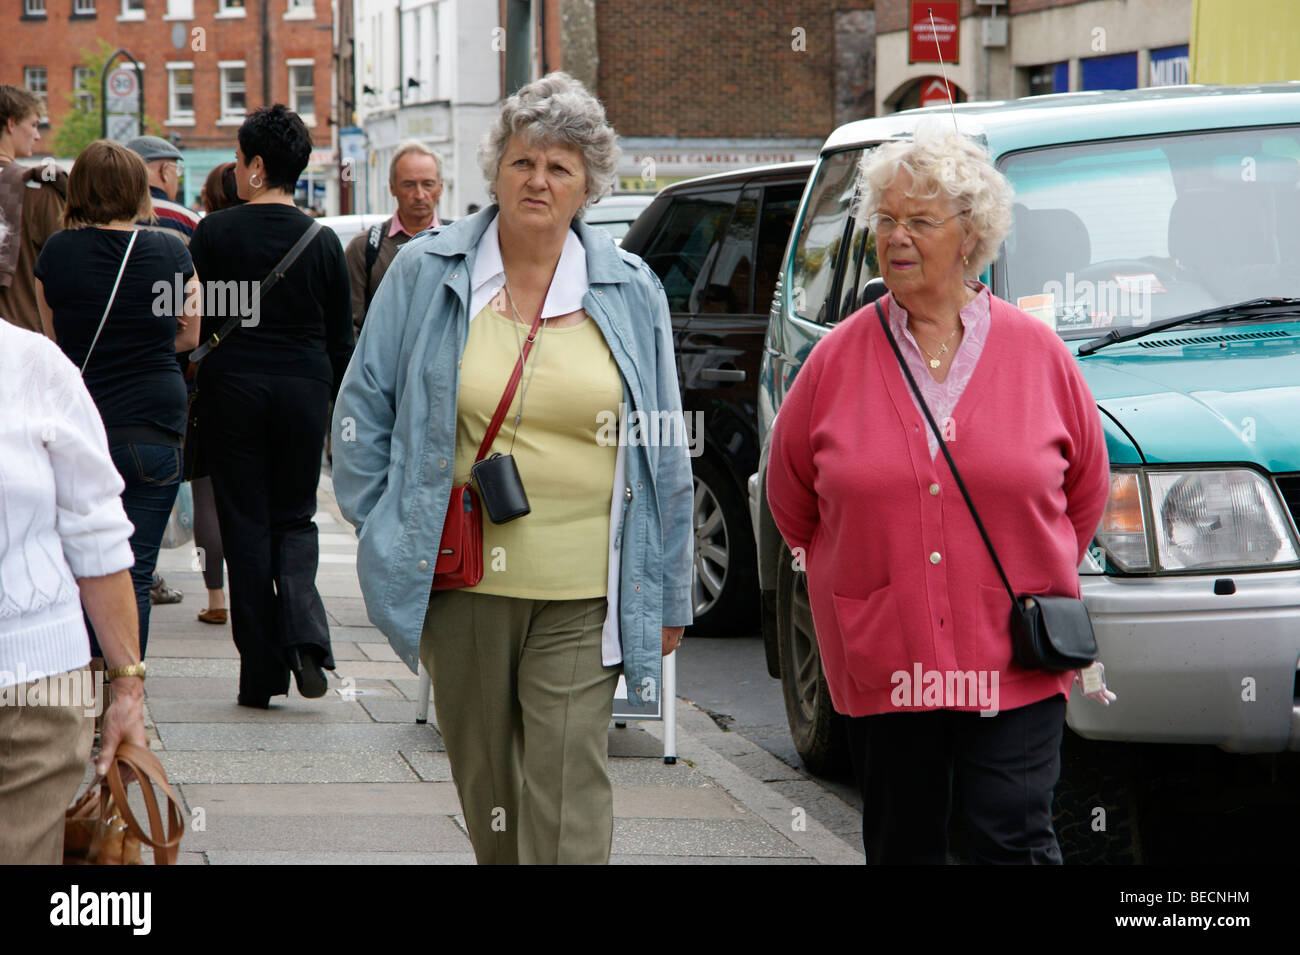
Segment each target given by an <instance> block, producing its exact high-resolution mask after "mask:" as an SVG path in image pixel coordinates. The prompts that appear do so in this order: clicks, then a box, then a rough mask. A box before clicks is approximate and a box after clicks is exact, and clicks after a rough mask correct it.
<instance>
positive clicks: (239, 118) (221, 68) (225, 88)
mask: <svg viewBox="0 0 1300 955" xmlns="http://www.w3.org/2000/svg"><path fill="white" fill-rule="evenodd" d="M228 70H243V71H244V82H243V84H242V86H243V88H244V111H243V112H242V113H239V114H235V113H229V112H227V111H226V94H227V93H228V92H230V88H229V83H228V81H227V79H226V72H227V71H228ZM217 73H218V76H219V82H218V89H219V90H220V93H221V99H220V101H219V102H218V107H217V112H218V114H219V116H220V119H218V120H217V122H216V125H218V126H240V125H242V124H243V122H244V119H245V118H246V117H247V116H248V63H247V62H246V61H244V60H218V61H217Z"/></svg>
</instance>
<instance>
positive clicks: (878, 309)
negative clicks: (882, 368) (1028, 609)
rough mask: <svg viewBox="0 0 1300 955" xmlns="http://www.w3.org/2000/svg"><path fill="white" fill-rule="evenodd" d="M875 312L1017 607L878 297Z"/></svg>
mask: <svg viewBox="0 0 1300 955" xmlns="http://www.w3.org/2000/svg"><path fill="white" fill-rule="evenodd" d="M872 304H874V305H875V306H876V314H877V315H878V316H880V327H881V328H883V329H884V330H885V337H886V338H888V339H889V347H890V348H892V349H893V350H894V357H895V358H897V359H898V367H899V368H901V369H903V375H904V376H906V378H907V383H908V384H909V385H911V386H912V393H913V394H915V395H916V401H917V404H919V405H920V406H921V411H922V412H924V413H925V420H926V421H928V422H929V423H930V428H931V429H932V430H933V431H934V436H935V438H936V440H938V442H939V450H940V451H942V452H943V456H944V459H945V460H946V461H947V462H948V470H949V471H951V472H952V476H953V479H954V480H955V481H956V482H957V488H958V490H960V491H961V496H962V498H963V499H964V500H965V501H966V506H967V507H968V508H969V509H970V516H971V517H973V518H975V526H976V527H977V528H979V532H980V537H982V538H984V546H985V547H987V548H988V549H989V556H990V557H992V558H993V566H994V567H996V568H997V570H998V576H999V577H1001V578H1002V586H1003V587H1005V588H1007V596H1008V597H1010V598H1011V605H1012V606H1013V607H1019V606H1020V601H1018V600H1016V592H1015V591H1014V590H1012V589H1011V584H1010V583H1009V582H1008V581H1007V575H1006V573H1005V572H1004V571H1003V570H1002V562H1001V561H1000V560H998V553H997V551H995V550H994V549H993V542H992V541H991V540H989V534H988V531H986V530H985V529H984V522H983V521H981V520H980V515H979V512H978V511H977V510H975V502H974V501H972V500H971V499H970V492H969V491H967V490H966V484H965V482H963V481H962V479H961V473H960V472H959V471H958V470H957V465H956V464H955V463H954V462H953V459H952V454H951V453H950V452H949V451H948V445H946V444H945V443H944V440H943V435H942V434H941V433H940V432H939V426H938V425H937V424H935V423H934V415H932V414H931V413H930V406H929V405H927V404H926V403H925V398H924V397H923V396H922V395H921V389H920V387H918V386H917V384H916V379H915V378H913V377H912V370H911V369H910V368H908V367H907V362H906V361H904V360H903V353H902V352H901V351H900V350H899V348H898V342H897V341H895V340H894V333H893V332H891V331H890V330H889V322H887V321H885V312H884V310H883V309H882V308H881V307H880V299H876V301H875V302H874V303H872Z"/></svg>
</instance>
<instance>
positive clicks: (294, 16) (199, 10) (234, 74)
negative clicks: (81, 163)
mask: <svg viewBox="0 0 1300 955" xmlns="http://www.w3.org/2000/svg"><path fill="white" fill-rule="evenodd" d="M3 7H4V9H3V12H0V22H3V23H4V29H5V34H6V42H5V43H4V44H3V46H0V75H3V76H4V77H5V78H6V81H8V82H16V83H26V85H28V87H29V88H32V89H33V90H37V91H38V92H40V93H41V94H42V95H44V96H45V98H46V101H47V109H48V114H49V132H43V134H42V135H43V137H44V138H43V140H42V143H41V144H40V145H42V146H44V147H45V148H46V149H51V148H52V145H53V144H52V141H51V137H50V135H49V134H50V133H52V132H53V130H54V129H55V128H57V126H58V124H59V121H60V119H61V118H62V117H63V115H64V113H65V112H66V111H67V110H68V109H69V108H70V107H69V106H68V100H67V97H68V94H69V93H71V92H72V91H73V90H74V89H76V88H77V83H78V81H79V79H80V78H81V76H82V75H83V74H86V73H88V72H89V70H88V69H87V67H86V66H85V65H84V63H83V61H82V51H83V50H89V51H96V50H97V49H98V48H99V44H98V42H97V40H98V39H100V38H102V39H103V40H104V41H105V42H107V43H108V44H109V46H110V47H112V48H118V47H121V48H124V49H126V50H127V51H128V52H129V53H130V54H131V55H132V56H133V57H135V59H136V60H137V61H139V63H140V64H141V67H142V72H143V76H142V79H141V82H142V85H143V89H144V109H145V115H146V119H147V120H148V121H151V122H152V124H156V128H155V126H151V127H150V130H149V131H150V132H155V131H157V130H159V129H160V130H161V135H163V136H164V137H167V138H170V139H171V140H172V141H173V142H175V143H177V144H178V146H179V147H180V149H181V152H182V153H183V154H184V156H185V180H184V184H183V189H184V193H183V196H182V197H181V198H182V201H184V202H185V204H186V205H192V204H193V203H194V202H195V201H196V200H197V198H198V192H199V190H200V189H201V188H202V187H203V180H204V178H205V177H206V176H207V174H208V172H209V171H210V170H211V169H212V167H213V166H214V165H217V164H218V163H222V162H226V161H228V160H231V159H233V158H234V149H235V133H236V132H237V130H238V129H239V125H240V123H241V122H242V121H243V118H244V117H245V115H246V114H247V112H248V111H249V110H250V109H255V108H257V107H258V106H260V105H263V104H265V103H277V102H280V103H285V104H286V105H287V106H289V107H290V108H291V109H294V110H296V111H297V112H298V113H299V114H300V115H301V116H302V118H303V120H304V122H306V123H307V125H308V128H309V129H310V130H311V133H312V139H313V142H314V145H315V148H314V149H313V151H312V157H311V163H310V164H309V166H308V167H307V170H306V171H305V172H304V174H303V179H302V180H301V181H300V183H299V187H300V188H299V195H298V200H299V202H300V204H302V205H318V206H322V207H324V208H327V209H329V208H335V207H337V198H336V193H337V189H338V165H337V160H336V151H335V150H336V143H335V142H334V139H335V137H334V123H335V115H334V114H335V111H336V110H335V107H334V105H333V104H334V103H335V102H336V97H335V95H334V80H333V77H334V62H333V57H334V44H335V38H334V30H335V27H334V24H333V20H332V12H331V9H332V2H331V0H5V3H4V4H3ZM95 81H96V82H98V78H97V77H96V78H95ZM42 86H43V89H41V88H40V87H42ZM60 158H69V159H70V158H72V157H60Z"/></svg>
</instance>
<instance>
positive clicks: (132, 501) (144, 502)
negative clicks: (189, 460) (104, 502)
mask: <svg viewBox="0 0 1300 955" xmlns="http://www.w3.org/2000/svg"><path fill="white" fill-rule="evenodd" d="M108 452H109V454H110V455H112V458H113V464H114V466H116V467H117V472H118V473H119V474H120V475H122V480H123V481H125V482H126V489H125V490H123V491H122V507H123V508H124V509H125V510H126V516H127V519H128V520H129V521H130V522H131V524H132V525H133V526H134V527H135V530H134V531H133V532H132V534H131V553H132V554H133V555H134V556H135V565H134V566H133V567H132V568H131V584H132V586H133V587H134V588H135V604H136V607H137V608H138V609H139V614H140V659H141V660H143V659H144V650H145V644H146V643H147V642H148V640H149V588H150V587H151V586H152V585H153V570H154V567H155V566H157V564H158V545H159V543H160V542H161V541H162V536H163V531H164V530H166V528H167V518H169V517H170V516H171V512H172V505H173V504H175V503H176V492H177V491H178V490H180V486H181V451H180V448H169V447H167V446H166V445H162V444H115V445H112V446H111V447H110V448H109V449H108ZM86 629H87V630H89V631H90V653H91V655H92V656H96V657H102V656H103V655H104V654H103V652H102V651H101V650H100V649H99V641H98V640H97V639H96V638H95V631H94V630H93V629H91V627H90V622H89V621H87V623H86Z"/></svg>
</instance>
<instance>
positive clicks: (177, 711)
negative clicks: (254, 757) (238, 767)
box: [149, 694, 411, 726]
mask: <svg viewBox="0 0 1300 955" xmlns="http://www.w3.org/2000/svg"><path fill="white" fill-rule="evenodd" d="M273 699H274V700H279V701H280V702H279V703H275V702H272V704H271V708H270V709H269V710H257V709H253V708H251V707H247V706H238V705H237V704H236V703H235V701H234V700H233V699H230V700H226V699H221V700H152V701H151V702H150V704H149V706H150V710H151V712H152V713H153V714H154V715H153V718H154V722H155V723H157V724H168V723H193V724H196V725H202V724H204V723H268V724H273V725H276V726H279V725H282V724H286V723H290V724H292V723H312V724H316V723H372V722H374V719H373V718H372V717H371V716H370V714H369V713H367V712H366V711H365V710H364V709H363V708H362V707H361V704H360V703H357V702H355V701H348V700H344V699H342V698H341V697H339V696H338V695H337V694H327V695H325V696H323V697H321V698H320V699H318V700H303V699H298V698H294V700H293V702H292V703H289V702H286V701H285V699H284V697H274V698H273ZM401 705H402V706H407V707H409V706H410V705H411V704H410V703H407V702H405V701H403V702H402V704H401Z"/></svg>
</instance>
